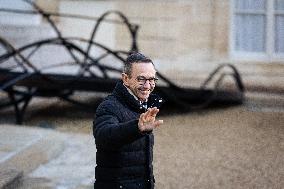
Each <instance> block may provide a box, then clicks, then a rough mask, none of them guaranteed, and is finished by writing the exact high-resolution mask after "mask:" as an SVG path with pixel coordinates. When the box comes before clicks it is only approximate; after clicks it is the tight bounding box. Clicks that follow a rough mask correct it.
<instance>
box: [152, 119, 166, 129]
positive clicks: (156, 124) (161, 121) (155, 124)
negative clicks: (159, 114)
mask: <svg viewBox="0 0 284 189" xmlns="http://www.w3.org/2000/svg"><path fill="white" fill-rule="evenodd" d="M163 123H164V121H163V120H158V121H155V122H154V128H157V127H159V126H160V125H162V124H163Z"/></svg>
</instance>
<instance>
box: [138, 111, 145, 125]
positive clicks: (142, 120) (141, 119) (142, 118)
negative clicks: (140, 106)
mask: <svg viewBox="0 0 284 189" xmlns="http://www.w3.org/2000/svg"><path fill="white" fill-rule="evenodd" d="M139 121H141V122H142V123H144V122H146V118H145V113H142V114H141V115H140V117H139Z"/></svg>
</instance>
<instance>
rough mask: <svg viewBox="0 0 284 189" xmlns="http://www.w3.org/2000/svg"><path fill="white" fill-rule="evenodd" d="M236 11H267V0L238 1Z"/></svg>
mask: <svg viewBox="0 0 284 189" xmlns="http://www.w3.org/2000/svg"><path fill="white" fill-rule="evenodd" d="M235 2H236V3H235V9H236V10H265V9H266V0H236V1H235Z"/></svg>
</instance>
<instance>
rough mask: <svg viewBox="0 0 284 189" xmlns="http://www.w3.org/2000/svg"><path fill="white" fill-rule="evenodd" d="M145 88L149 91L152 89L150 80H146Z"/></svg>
mask: <svg viewBox="0 0 284 189" xmlns="http://www.w3.org/2000/svg"><path fill="white" fill-rule="evenodd" d="M143 87H144V88H147V89H148V88H151V84H150V81H149V80H146V81H145V83H144V85H143Z"/></svg>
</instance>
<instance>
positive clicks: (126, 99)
mask: <svg viewBox="0 0 284 189" xmlns="http://www.w3.org/2000/svg"><path fill="white" fill-rule="evenodd" d="M113 95H114V96H116V97H117V98H118V100H119V101H120V102H122V103H123V104H126V105H127V106H128V107H130V108H131V109H133V110H134V111H136V112H145V111H146V109H145V108H144V107H143V106H142V105H141V103H140V101H139V100H137V99H136V98H135V97H134V96H133V95H132V94H130V93H129V92H128V90H127V88H126V87H125V86H124V85H123V83H122V81H119V82H117V84H116V86H115V88H114V91H113ZM157 99H159V100H160V99H161V98H160V97H158V96H157V95H155V94H152V93H151V94H150V96H149V98H148V101H147V104H148V107H150V106H149V104H153V102H154V101H155V100H157Z"/></svg>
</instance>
